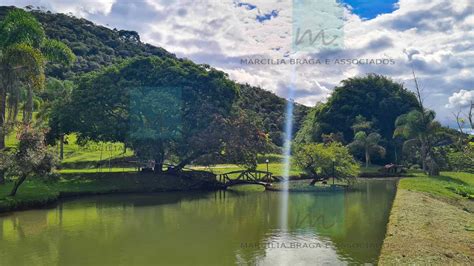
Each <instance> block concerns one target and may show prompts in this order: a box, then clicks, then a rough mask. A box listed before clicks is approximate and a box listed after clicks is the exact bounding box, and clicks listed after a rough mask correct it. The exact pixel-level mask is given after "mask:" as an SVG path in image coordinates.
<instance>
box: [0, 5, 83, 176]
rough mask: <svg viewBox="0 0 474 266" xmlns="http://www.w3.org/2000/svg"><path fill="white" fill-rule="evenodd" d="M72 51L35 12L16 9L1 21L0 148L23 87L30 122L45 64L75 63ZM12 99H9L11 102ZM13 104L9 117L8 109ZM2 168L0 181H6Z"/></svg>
mask: <svg viewBox="0 0 474 266" xmlns="http://www.w3.org/2000/svg"><path fill="white" fill-rule="evenodd" d="M74 59H75V56H74V54H73V53H72V51H71V50H70V49H69V48H68V47H67V46H66V45H65V44H64V43H62V42H59V41H56V40H49V39H47V38H46V35H45V32H44V29H43V27H42V26H41V24H40V23H39V22H38V21H37V20H36V19H35V18H34V17H33V15H32V14H30V13H28V12H26V11H24V10H21V9H14V10H12V11H10V12H9V13H8V14H7V15H6V16H5V18H4V20H3V21H2V22H1V23H0V80H1V82H0V150H2V149H4V148H5V136H6V134H7V132H8V126H7V125H8V124H11V123H7V122H14V120H15V119H16V116H17V113H18V105H19V101H20V97H19V95H20V94H21V93H20V91H21V88H22V86H21V85H23V87H25V88H26V101H25V104H24V109H25V110H24V113H25V116H24V117H23V122H24V123H29V122H30V121H31V118H32V113H33V95H34V91H35V90H41V89H42V88H43V85H44V80H45V76H44V66H45V64H46V62H47V61H48V60H49V61H55V62H60V63H71V62H73V61H74ZM7 101H8V102H7ZM7 108H10V110H12V112H11V113H10V115H9V117H8V120H9V121H7V120H6V111H7ZM3 181H4V180H3V173H2V172H0V183H3Z"/></svg>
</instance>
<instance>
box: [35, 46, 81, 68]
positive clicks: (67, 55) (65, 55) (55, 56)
mask: <svg viewBox="0 0 474 266" xmlns="http://www.w3.org/2000/svg"><path fill="white" fill-rule="evenodd" d="M41 52H42V53H43V54H44V56H45V57H46V58H47V59H48V60H49V61H52V62H55V63H60V64H62V65H66V66H67V65H70V64H71V63H73V62H74V61H76V56H75V55H74V53H73V52H72V51H71V49H69V47H68V46H67V45H66V44H64V43H62V42H60V41H58V40H51V39H47V40H45V41H44V42H43V45H42V47H41Z"/></svg>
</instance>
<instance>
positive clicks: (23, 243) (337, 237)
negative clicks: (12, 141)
mask: <svg viewBox="0 0 474 266" xmlns="http://www.w3.org/2000/svg"><path fill="white" fill-rule="evenodd" d="M394 193H395V181H393V180H392V181H390V180H384V181H367V182H362V183H361V184H359V185H358V189H356V190H355V191H351V192H340V193H326V194H314V193H291V194H290V195H289V211H288V216H289V217H288V219H289V220H288V231H287V232H282V231H281V230H280V229H279V195H280V194H279V192H245V193H235V192H230V191H217V192H206V193H160V194H146V195H114V196H97V197H90V198H82V199H75V200H68V201H64V202H61V203H59V204H58V205H57V206H55V207H53V208H50V209H42V210H32V211H23V212H15V213H12V214H8V215H5V216H1V217H0V265H234V264H240V265H241V264H244V265H246V264H247V265H248V264H250V265H255V264H258V265H272V266H274V265H318V264H328V263H329V264H347V263H376V261H377V257H378V255H379V253H380V247H381V244H382V241H383V238H384V234H385V230H386V224H387V220H388V215H389V211H390V208H391V205H392V200H393V197H394Z"/></svg>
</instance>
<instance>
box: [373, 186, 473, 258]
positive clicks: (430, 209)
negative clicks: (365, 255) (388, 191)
mask: <svg viewBox="0 0 474 266" xmlns="http://www.w3.org/2000/svg"><path fill="white" fill-rule="evenodd" d="M397 187H398V188H397V192H396V195H395V199H394V201H393V205H392V209H391V211H390V217H389V222H388V224H387V230H386V234H385V238H384V241H383V244H382V248H381V251H380V256H379V260H378V265H398V264H436V265H452V264H462V265H472V264H474V249H473V248H472V247H474V238H473V235H474V233H473V232H472V228H470V227H472V226H474V214H473V213H472V212H469V211H468V209H466V208H462V206H463V205H464V204H463V203H465V204H471V203H470V202H469V200H468V199H465V200H463V199H458V200H453V199H450V198H447V197H442V196H438V195H434V194H432V193H429V192H423V191H416V190H411V189H404V188H400V183H399V184H398V186H397Z"/></svg>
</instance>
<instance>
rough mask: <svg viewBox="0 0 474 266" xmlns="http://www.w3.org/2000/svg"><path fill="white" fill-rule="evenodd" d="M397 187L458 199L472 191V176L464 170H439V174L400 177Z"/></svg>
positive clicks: (473, 187)
mask: <svg viewBox="0 0 474 266" xmlns="http://www.w3.org/2000/svg"><path fill="white" fill-rule="evenodd" d="M398 188H399V189H407V190H413V191H421V192H428V193H430V194H435V195H438V196H443V197H448V198H452V199H460V198H462V197H463V195H462V194H464V192H466V193H468V192H472V191H473V189H474V178H472V174H471V173H465V172H441V175H439V176H427V175H425V174H417V176H416V177H414V178H403V179H401V180H400V182H399V186H398ZM458 192H459V193H458ZM470 195H472V194H470ZM464 197H466V196H464Z"/></svg>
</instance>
